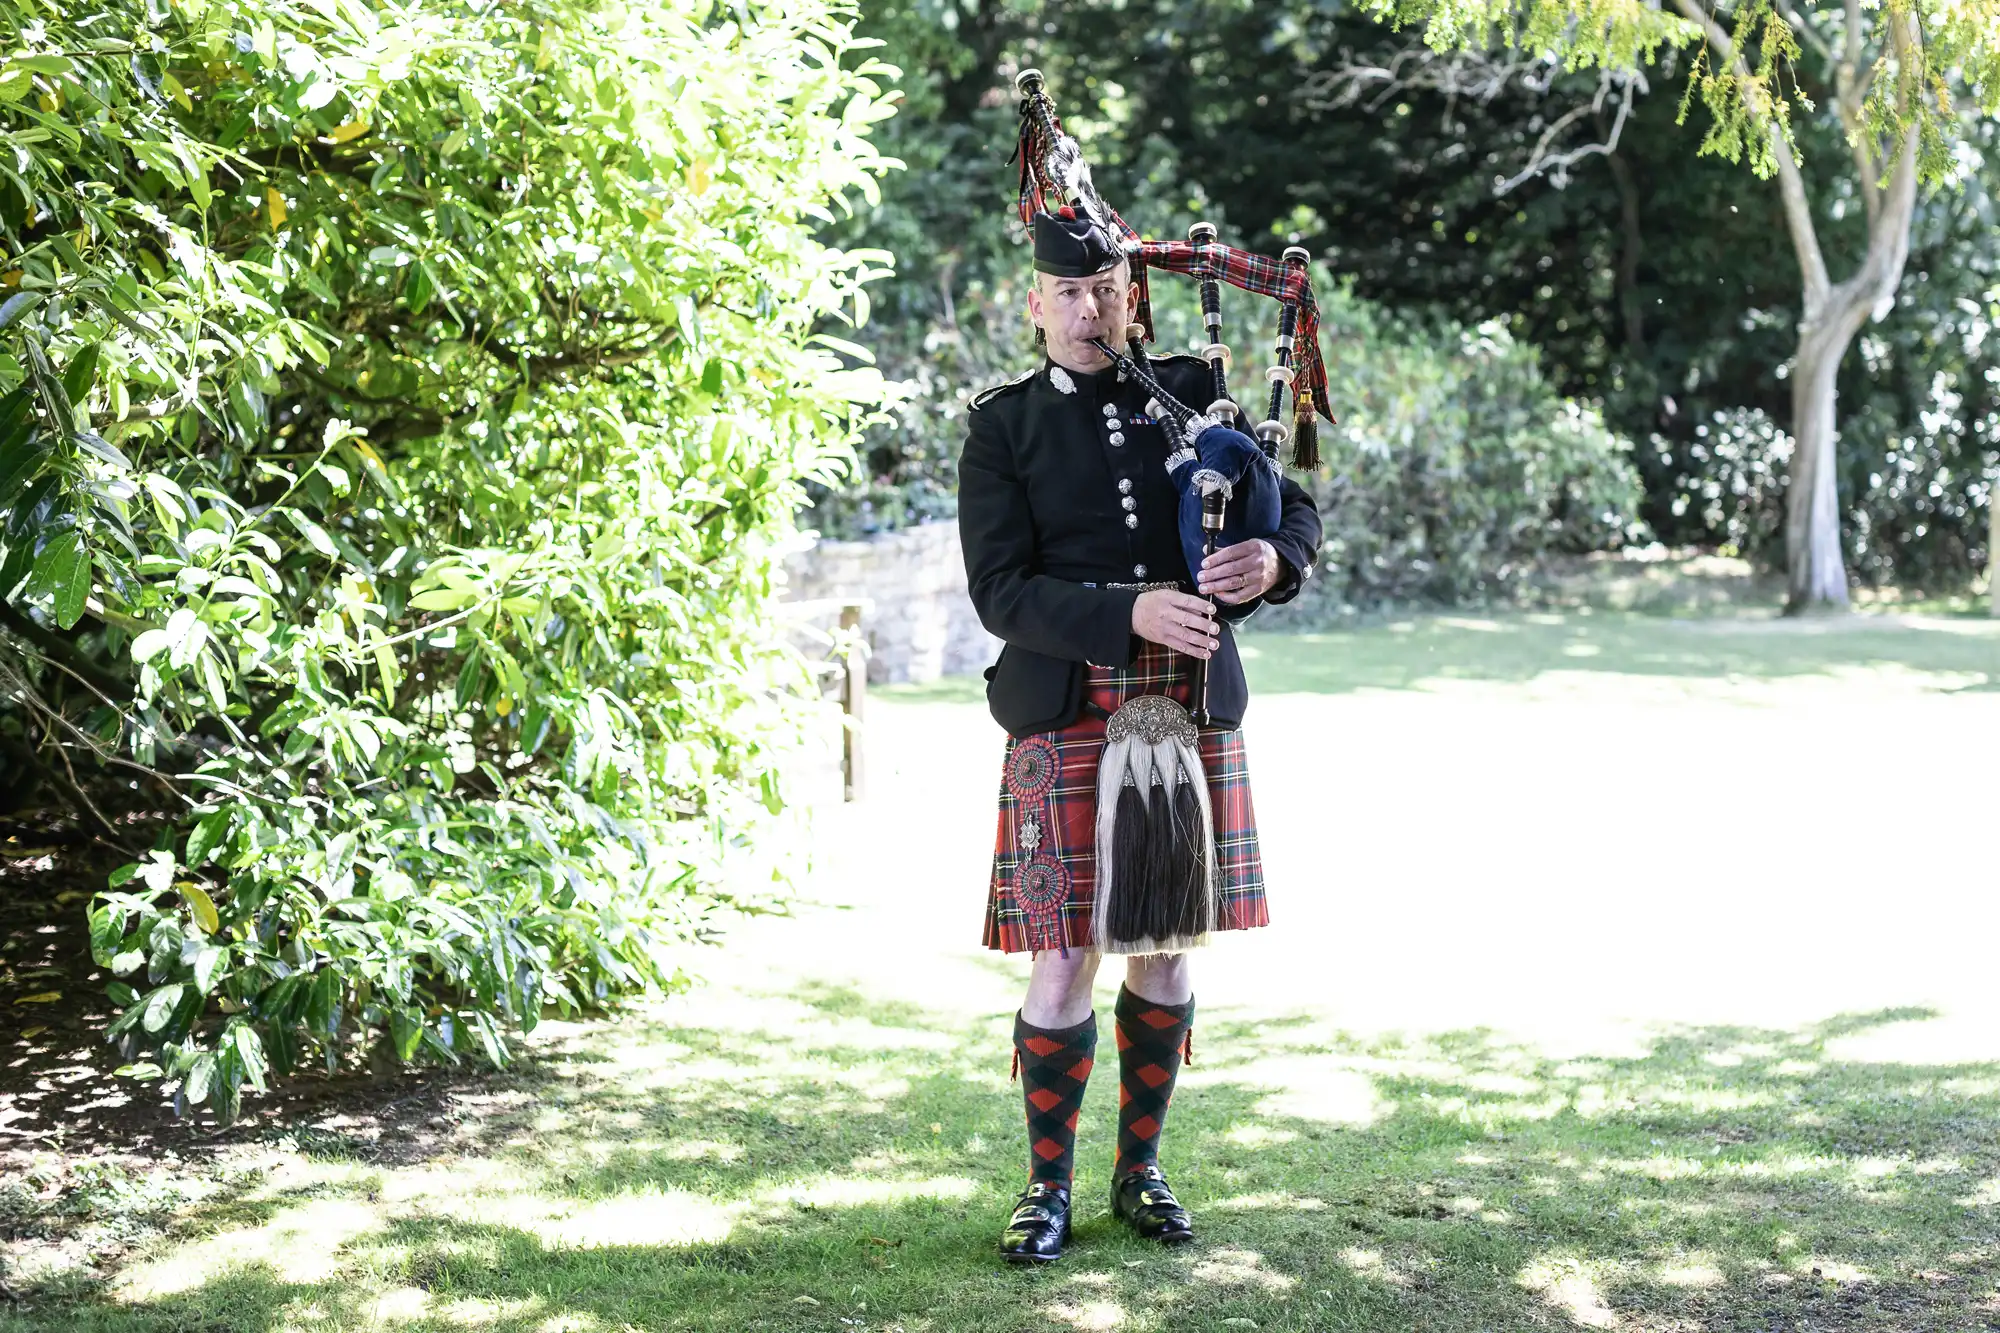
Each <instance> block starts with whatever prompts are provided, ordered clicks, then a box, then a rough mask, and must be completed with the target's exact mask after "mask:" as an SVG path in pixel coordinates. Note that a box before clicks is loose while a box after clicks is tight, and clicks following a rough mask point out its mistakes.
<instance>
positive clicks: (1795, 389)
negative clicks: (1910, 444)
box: [1785, 293, 1868, 614]
mask: <svg viewBox="0 0 2000 1333" xmlns="http://www.w3.org/2000/svg"><path fill="white" fill-rule="evenodd" d="M1867 317H1868V302H1867V299H1866V296H1865V295H1862V294H1858V293H1857V294H1855V295H1854V296H1850V298H1849V300H1848V302H1847V304H1846V306H1845V307H1844V308H1841V307H1835V308H1832V309H1823V310H1822V311H1821V312H1820V318H1819V319H1818V320H1817V321H1815V322H1814V323H1813V324H1809V325H1806V326H1803V327H1802V328H1801V329H1800V330H1799V350H1798V353H1797V355H1796V356H1795V358H1794V359H1793V362H1792V440H1793V444H1792V466H1791V482H1790V486H1789V488H1788V489H1787V491H1786V494H1785V570H1786V597H1785V610H1786V612H1787V613H1788V614H1797V613H1799V612H1801V611H1808V610H1829V611H1830V610H1839V609H1843V608H1845V607H1846V606H1847V604H1848V602H1847V568H1846V565H1845V563H1844V562H1843V560H1842V558H1841V549H1840V494H1839V488H1838V487H1837V485H1836V484H1835V483H1836V480H1837V475H1838V468H1837V466H1836V462H1835V454H1834V444H1835V441H1836V440H1837V439H1838V438H1839V430H1838V422H1839V420H1840V417H1839V394H1838V381H1839V377H1840V363H1841V360H1842V359H1843V358H1844V357H1845V356H1846V355H1847V348H1848V344H1850V343H1852V342H1853V341H1854V335H1855V333H1856V332H1857V331H1858V330H1859V329H1860V327H1861V324H1862V322H1863V321H1864V320H1865V319H1867Z"/></svg>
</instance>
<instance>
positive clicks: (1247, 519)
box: [1014, 69, 1333, 726]
mask: <svg viewBox="0 0 2000 1333" xmlns="http://www.w3.org/2000/svg"><path fill="white" fill-rule="evenodd" d="M1014 87H1015V91H1016V92H1018V93H1019V94H1020V98H1021V133H1020V142H1019V144H1018V145H1017V148H1016V154H1017V156H1018V158H1019V161H1020V168H1021V179H1020V212H1021V221H1022V223H1023V225H1026V226H1028V227H1029V228H1030V229H1031V230H1032V228H1033V225H1034V224H1033V219H1034V217H1035V215H1036V214H1037V213H1039V212H1044V211H1046V210H1047V208H1048V205H1049V198H1050V196H1051V195H1053V196H1054V197H1055V199H1057V200H1059V201H1060V204H1059V206H1060V207H1062V208H1065V209H1068V210H1069V211H1070V212H1071V213H1072V214H1074V215H1075V216H1077V217H1080V218H1083V219H1086V220H1088V221H1089V222H1091V223H1094V224H1095V225H1096V226H1098V227H1100V228H1102V229H1103V231H1104V233H1105V234H1106V235H1107V236H1109V237H1115V238H1119V249H1120V250H1121V251H1122V252H1123V253H1124V255H1125V258H1126V261H1127V264H1128V265H1129V267H1130V270H1131V275H1132V281H1133V282H1134V283H1136V284H1137V285H1138V288H1139V303H1138V310H1137V312H1136V313H1137V315H1138V318H1137V319H1136V320H1135V321H1134V322H1133V323H1131V324H1129V325H1127V326H1126V329H1125V347H1124V349H1123V350H1122V351H1121V350H1119V349H1118V348H1116V347H1113V346H1112V345H1111V344H1110V343H1109V342H1107V341H1105V340H1102V339H1100V340H1098V341H1097V345H1098V348H1099V349H1100V350H1101V351H1103V352H1104V353H1105V354H1106V355H1107V356H1109V357H1110V358H1111V359H1112V361H1113V362H1115V363H1116V364H1117V366H1118V367H1119V369H1120V371H1121V372H1122V373H1123V374H1124V375H1126V376H1127V377H1128V378H1132V379H1135V380H1137V381H1138V382H1139V383H1140V384H1141V385H1142V386H1143V387H1144V388H1145V389H1146V390H1147V392H1149V393H1150V394H1152V396H1153V401H1152V403H1151V404H1149V405H1148V411H1149V413H1150V414H1151V415H1152V416H1154V417H1155V418H1157V419H1159V420H1161V421H1163V422H1165V423H1167V426H1168V429H1169V430H1170V432H1171V433H1172V437H1173V440H1174V444H1175V448H1174V451H1173V452H1172V454H1170V455H1169V457H1168V459H1167V472H1168V475H1169V476H1170V477H1172V479H1173V482H1174V486H1175V489H1176V490H1177V491H1178V492H1179V494H1180V537H1181V548H1182V551H1183V553H1184V554H1185V555H1186V557H1187V563H1188V569H1189V570H1190V571H1191V572H1193V571H1198V570H1199V569H1200V568H1201V565H1202V562H1203V560H1205V559H1206V558H1207V557H1208V556H1209V555H1211V554H1213V553H1214V552H1215V550H1216V549H1217V548H1218V546H1233V545H1235V544H1237V543H1239V542H1244V541H1248V540H1250V539H1252V538H1254V537H1269V536H1271V535H1272V534H1274V533H1275V532H1277V530H1278V522H1279V518H1280V515H1281V513H1282V509H1283V501H1282V497H1281V495H1280V493H1279V489H1278V477H1279V473H1278V462H1277V459H1278V451H1279V449H1280V447H1282V446H1283V445H1284V444H1285V442H1286V441H1287V440H1288V439H1289V440H1290V441H1291V444H1292V465H1293V466H1294V467H1297V468H1302V469H1312V468H1316V467H1318V466H1319V428H1318V421H1317V418H1318V417H1319V416H1322V415H1323V416H1325V417H1326V419H1327V420H1328V421H1329V422H1331V421H1332V420H1333V413H1332V412H1331V411H1329V410H1328V408H1327V401H1326V366H1325V363H1324V362H1323V361H1322V360H1321V358H1320V351H1319V304H1318V302H1316V301H1315V300H1314V299H1313V291H1312V279H1311V276H1310V273H1309V270H1308V267H1307V265H1308V262H1309V260H1310V258H1311V256H1310V254H1309V253H1308V252H1307V251H1306V250H1305V249H1304V248H1303V247H1301V246H1296V245H1294V246H1290V247H1288V248H1287V249H1286V250H1285V252H1284V254H1283V255H1282V256H1281V257H1280V258H1279V259H1277V260H1275V261H1273V260H1271V259H1269V258H1266V257H1265V256H1263V255H1258V254H1253V253H1251V252H1250V251H1248V250H1239V249H1237V248H1235V247H1234V246H1228V245H1223V244H1221V243H1220V242H1219V241H1218V240H1217V239H1216V230H1215V227H1214V226H1213V225H1212V224H1210V223H1207V222H1197V223H1195V224H1194V225H1193V226H1192V227H1189V228H1188V239H1187V240H1186V241H1148V240H1144V239H1142V238H1141V237H1140V235H1139V233H1138V232H1137V231H1135V230H1134V229H1133V228H1132V227H1131V226H1130V225H1129V224H1128V223H1127V222H1126V221H1125V219H1124V218H1122V217H1120V216H1119V215H1118V212H1117V210H1116V209H1114V208H1112V207H1111V206H1110V205H1109V204H1107V203H1105V202H1104V198H1103V196H1102V195H1100V194H1099V193H1098V192H1097V186H1096V184H1095V182H1094V181H1093V180H1092V178H1091V174H1090V164H1089V163H1088V162H1086V161H1085V160H1084V157H1083V150H1082V149H1081V148H1080V147H1079V146H1078V144H1077V142H1076V140H1075V139H1073V138H1071V137H1070V136H1069V135H1067V134H1065V133H1063V130H1062V122H1061V121H1059V120H1058V119H1057V118H1056V114H1055V103H1054V102H1053V101H1052V100H1050V98H1049V95H1048V92H1047V90H1046V88H1045V87H1044V85H1043V81H1042V75H1041V72H1040V71H1039V70H1033V69H1026V70H1022V71H1021V72H1020V74H1019V75H1017V76H1016V77H1015V80H1014ZM1149 266H1150V267H1156V268H1162V269H1167V270H1170V271H1173V272H1178V273H1185V274H1187V275H1189V276H1191V277H1193V278H1195V279H1196V280H1197V282H1198V283H1199V284H1200V296H1201V319H1202V327H1203V328H1204V329H1205V330H1206V332H1207V335H1208V342H1207V344H1206V345H1205V346H1204V347H1203V348H1202V349H1201V355H1202V357H1203V359H1204V360H1206V361H1207V362H1208V366H1209V375H1210V378H1211V384H1210V393H1211V394H1212V399H1211V401H1210V402H1209V404H1208V406H1207V408H1206V409H1204V410H1199V411H1198V410H1196V409H1195V408H1193V407H1191V406H1189V405H1188V404H1186V403H1182V402H1180V401H1179V400H1178V399H1176V398H1175V397H1174V396H1173V395H1172V394H1170V393H1168V392H1167V390H1166V389H1165V388H1164V387H1162V386H1161V384H1160V382H1159V380H1158V379H1157V378H1156V377H1155V376H1154V375H1153V374H1152V371H1151V368H1150V367H1149V365H1148V362H1147V357H1146V343H1147V342H1149V341H1151V340H1152V339H1153V329H1152V301H1151V295H1150V287H1149V285H1148V283H1147V280H1146V271H1147V269H1148V267H1149ZM1224 282H1227V283H1229V284H1230V285H1231V286H1235V287H1240V288H1242V289H1243V290H1245V291H1250V292H1256V293H1259V294H1260V295H1265V296H1271V297H1274V298H1276V299H1277V301H1278V333H1277V338H1276V341H1275V344H1274V349H1273V355H1272V364H1271V366H1270V367H1269V368H1268V369H1267V370H1266V371H1265V372H1264V378H1265V380H1266V382H1267V383H1268V384H1269V386H1270V390H1269V400H1268V405H1267V407H1266V410H1265V413H1264V419H1263V420H1262V421H1260V422H1258V423H1257V425H1256V426H1255V427H1254V428H1253V429H1254V430H1255V432H1256V439H1255V440H1254V441H1253V440H1252V439H1251V438H1250V436H1248V435H1245V434H1244V433H1243V432H1241V431H1239V430H1237V429H1236V428H1235V425H1236V419H1237V415H1238V409H1237V406H1236V403H1235V401H1234V400H1233V399H1232V398H1231V397H1230V393H1229V370H1230V363H1231V355H1230V350H1229V346H1228V344H1227V343H1225V342H1224V341H1223V339H1222V297H1221V284H1222V283H1224ZM1287 389H1290V390H1291V391H1292V424H1291V426H1290V427H1289V428H1288V427H1287V426H1286V425H1285V423H1284V421H1283V420H1282V419H1281V418H1280V416H1279V413H1280V412H1281V411H1282V409H1283V408H1284V405H1285V401H1284V400H1285V391H1286V390H1287ZM1206 665H1207V664H1206V663H1198V664H1197V667H1198V672H1199V679H1198V680H1197V684H1196V695H1195V700H1196V704H1195V709H1194V717H1195V721H1196V722H1197V723H1199V724H1201V725H1204V726H1205V725H1207V724H1208V721H1209V717H1208V706H1207V705H1208V696H1207V686H1208V674H1207V670H1206Z"/></svg>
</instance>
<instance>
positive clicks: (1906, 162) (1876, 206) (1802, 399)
mask: <svg viewBox="0 0 2000 1333" xmlns="http://www.w3.org/2000/svg"><path fill="white" fill-rule="evenodd" d="M1675 5H1676V7H1677V8H1679V10H1680V11H1681V13H1682V14H1684V15H1686V16H1687V17H1688V18H1689V19H1691V20H1693V21H1694V22H1695V23H1697V24H1699V25H1700V26H1701V28H1702V30H1703V32H1704V33H1706V34H1707V36H1708V42H1709V45H1710V46H1712V47H1714V48H1715V51H1716V54H1717V55H1718V56H1720V57H1721V58H1722V60H1723V61H1724V62H1725V63H1726V64H1727V65H1728V66H1729V67H1730V70H1731V72H1732V73H1734V74H1736V75H1737V76H1738V77H1739V78H1745V79H1747V78H1748V77H1749V70H1748V69H1747V68H1746V67H1745V66H1744V63H1743V60H1742V58H1741V57H1740V56H1739V55H1738V54H1737V53H1736V50H1735V47H1734V45H1733V44H1732V43H1731V41H1730V39H1729V34H1728V33H1726V32H1724V31H1723V30H1722V27H1721V25H1720V24H1718V23H1717V22H1716V21H1715V19H1714V18H1713V17H1712V16H1711V15H1710V13H1709V12H1708V10H1706V9H1705V8H1703V6H1702V4H1701V3H1700V0H1675ZM1846 10H1847V22H1846V30H1845V34H1844V37H1845V40H1844V49H1843V50H1842V51H1841V52H1840V54H1839V58H1838V59H1839V66H1838V69H1837V71H1836V79H1837V86H1838V88H1839V98H1838V102H1839V106H1838V109H1839V112H1840V117H1841V121H1842V123H1843V124H1844V125H1845V126H1846V127H1847V130H1848V135H1849V141H1850V147H1851V148H1852V149H1853V153H1854V161H1855V167H1856V170H1857V172H1858V173H1859V181H1858V184H1859V186H1860V190H1861V195H1862V200H1863V202H1864V204H1865V206H1866V208H1867V211H1868V253H1867V255H1866V256H1865V257H1864V258H1863V259H1862V261H1861V265H1860V267H1858V268H1857V269H1856V270H1855V271H1854V272H1853V273H1852V274H1850V275H1849V276H1848V277H1847V278H1846V279H1844V280H1843V281H1841V282H1838V283H1836V282H1834V281H1833V280H1832V278H1831V276H1830V275H1829V274H1828V273H1827V268H1826V258H1825V255H1824V254H1823V253H1822V251H1821V250H1820V245H1819V233H1818V229H1817V228H1816V226H1815V225H1814V223H1813V216H1812V206H1811V202H1810V200H1808V198H1807V197H1806V187H1805V178H1804V176H1803V175H1801V174H1800V171H1799V164H1798V161H1797V159H1796V158H1794V157H1793V156H1792V150H1791V145H1790V144H1788V143H1786V142H1785V139H1784V136H1783V135H1782V134H1781V133H1780V132H1779V131H1778V128H1777V126H1776V124H1775V123H1773V122H1771V121H1769V120H1768V118H1765V124H1766V132H1767V133H1769V134H1770V136H1771V146H1772V149H1773V153H1774V156H1775V157H1776V158H1777V162H1778V191H1779V196H1780V198H1782V199H1783V201H1784V207H1785V226H1786V230H1787V231H1788V232H1789V233H1790V235H1791V239H1792V252H1793V254H1794V255H1795V256H1796V257H1797V259H1798V263H1799V279H1800V287H1801V296H1802V297H1803V300H1802V302H1801V306H1802V316H1801V318H1800V320H1799V342H1798V351H1797V353H1796V355H1795V356H1794V358H1793V362H1792V438H1793V441H1794V444H1793V452H1792V467H1791V477H1790V485H1789V487H1788V490H1787V494H1786V497H1785V565H1786V590H1787V596H1786V610H1787V611H1789V612H1792V613H1795V614H1796V613H1799V612H1803V611H1809V610H1815V609H1838V608H1842V607H1845V606H1846V605H1847V604H1848V597H1847V569H1846V565H1845V562H1844V560H1843V559H1842V550H1841V543H1840V496H1839V489H1838V487H1837V486H1836V484H1835V482H1836V468H1835V453H1834V445H1835V443H1836V441H1837V440H1838V438H1839V425H1840V417H1839V400H1838V394H1837V392H1836V389H1837V385H1838V379H1839V374H1840V363H1841V361H1842V359H1843V358H1845V357H1846V355H1847V349H1848V346H1849V345H1850V344H1851V343H1852V342H1853V341H1854V335H1855V334H1856V333H1858V332H1859V331H1860V329H1861V326H1862V325H1863V324H1864V323H1866V322H1868V320H1869V319H1871V318H1873V319H1881V318H1883V317H1884V316H1886V315H1887V314H1888V313H1889V311H1890V310H1891V309H1892V308H1893V307H1894V306H1895V301H1896V288H1897V286H1898V285H1899V284H1900V283H1901V282H1902V279H1903V266H1904V264H1905V262H1906V261H1907V260H1908V258H1909V253H1910V222H1911V219H1912V218H1913V217H1914V216H1915V214H1916V201H1917V131H1916V128H1915V127H1914V126H1912V127H1911V128H1910V129H1909V130H1907V131H1906V132H1905V133H1904V134H1903V136H1902V139H1901V141H1900V142H1898V143H1895V144H1894V145H1893V148H1892V151H1893V152H1894V153H1895V162H1894V165H1893V166H1892V167H1891V168H1890V170H1889V179H1888V182H1887V183H1886V184H1884V183H1882V182H1881V181H1880V179H1879V177H1878V174H1877V170H1878V169H1877V168H1876V165H1875V164H1876V163H1877V162H1878V161H1879V160H1880V159H1879V158H1878V157H1877V156H1876V154H1875V151H1874V147H1873V145H1872V144H1871V143H1870V142H1869V138H1868V135H1867V133H1866V131H1865V129H1864V127H1863V126H1862V123H1861V116H1860V112H1861V105H1862V102H1863V101H1864V100H1865V98H1866V96H1867V80H1866V79H1865V78H1864V77H1861V76H1860V75H1859V74H1858V72H1857V71H1858V69H1859V65H1860V59H1861V50H1862V42H1861V7H1860V0H1847V6H1846ZM1787 17H1788V18H1789V19H1790V20H1791V21H1792V23H1793V25H1794V27H1798V28H1803V23H1802V21H1801V20H1800V19H1798V18H1797V17H1796V15H1792V14H1789V13H1788V15H1787ZM1885 21H1886V22H1887V23H1888V24H1889V40H1890V45H1891V49H1892V51H1893V52H1894V54H1895V56H1896V57H1897V59H1898V61H1899V63H1900V64H1901V65H1902V67H1903V68H1908V57H1909V56H1910V55H1911V54H1912V53H1914V52H1915V50H1916V49H1917V44H1918V43H1919V42H1920V41H1921V40H1922V37H1921V35H1920V34H1919V32H1918V30H1917V26H1916V20H1915V18H1914V16H1912V15H1911V14H1909V13H1907V12H1904V13H1897V12H1895V11H1890V12H1889V16H1888V17H1887V18H1886V19H1885ZM1803 30H1804V31H1805V32H1806V34H1807V35H1808V36H1809V37H1811V38H1812V39H1813V40H1814V44H1815V45H1816V46H1818V47H1819V48H1820V49H1821V50H1822V51H1825V52H1827V53H1828V54H1832V53H1831V51H1830V50H1829V49H1828V48H1827V47H1826V46H1825V45H1824V43H1822V42H1820V41H1819V40H1818V38H1817V34H1814V33H1812V31H1811V29H1809V28H1806V29H1803ZM1899 100H1900V98H1899ZM1751 110H1752V112H1753V113H1755V112H1756V111H1757V110H1758V108H1756V107H1754V106H1753V107H1752V108H1751Z"/></svg>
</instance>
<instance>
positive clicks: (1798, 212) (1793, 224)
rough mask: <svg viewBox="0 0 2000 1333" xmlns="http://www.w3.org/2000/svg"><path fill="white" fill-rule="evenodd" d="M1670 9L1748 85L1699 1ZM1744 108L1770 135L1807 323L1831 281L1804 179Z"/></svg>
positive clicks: (1780, 143)
mask: <svg viewBox="0 0 2000 1333" xmlns="http://www.w3.org/2000/svg"><path fill="white" fill-rule="evenodd" d="M1674 7H1675V8H1677V9H1679V10H1680V11H1681V13H1683V14H1685V15H1686V16H1687V17H1688V18H1689V19H1690V20H1692V21H1693V22H1694V23H1695V25H1696V26H1697V27H1699V28H1700V29H1701V30H1702V32H1703V33H1704V34H1705V35H1706V36H1707V37H1708V44H1709V45H1710V46H1712V47H1714V48H1715V52H1716V54H1717V55H1718V56H1719V57H1721V59H1722V61H1723V62H1724V63H1725V64H1727V65H1728V66H1729V69H1730V72H1731V73H1732V74H1734V75H1735V76H1736V77H1737V79H1739V80H1740V81H1741V82H1742V83H1743V84H1746V85H1747V84H1749V83H1750V81H1751V76H1750V67H1749V66H1748V65H1746V64H1744V62H1743V57H1742V56H1741V55H1739V54H1738V53H1737V50H1736V44H1735V43H1734V42H1732V41H1730V40H1729V34H1728V33H1726V32H1724V31H1723V30H1722V25H1721V24H1719V23H1717V22H1716V21H1715V19H1714V17H1713V16H1712V15H1710V14H1709V12H1708V11H1707V10H1706V9H1704V8H1702V6H1701V3H1700V0H1674ZM1744 109H1745V110H1746V111H1747V112H1748V113H1749V115H1750V117H1751V119H1752V121H1754V122H1755V123H1756V124H1757V125H1758V126H1759V127H1760V128H1762V129H1763V131H1764V133H1765V134H1767V135H1769V136H1770V139H1771V148H1772V152H1773V156H1775V157H1776V158H1777V160H1778V192H1779V195H1780V197H1782V198H1783V200H1784V204H1785V227H1786V229H1787V230H1788V231H1789V232H1790V233H1791V237H1792V251H1793V253H1794V254H1796V255H1797V256H1798V261H1799V276H1800V278H1801V279H1802V280H1803V282H1804V286H1805V311H1804V314H1805V321H1806V322H1808V323H1810V322H1812V321H1813V320H1815V319H1817V318H1818V316H1819V312H1820V308H1821V307H1822V306H1823V305H1824V304H1825V302H1826V298H1827V293H1828V291H1829V290H1830V288H1831V287H1832V282H1831V280H1830V279H1829V278H1828V277H1827V272H1826V255H1825V253H1824V252H1822V251H1821V250H1820V248H1819V232H1818V230H1817V229H1816V228H1815V227H1814V226H1813V218H1812V202H1811V201H1810V200H1809V199H1807V197H1806V183H1805V177H1804V176H1803V175H1801V174H1800V172H1799V163H1798V159H1797V158H1795V157H1793V156H1792V146H1791V144H1789V143H1787V142H1786V141H1785V136H1784V134H1783V133H1782V132H1781V131H1780V130H1779V128H1778V125H1777V122H1776V121H1774V120H1772V119H1771V117H1770V116H1769V115H1768V114H1767V113H1766V112H1765V111H1764V110H1763V109H1762V108H1761V107H1757V106H1752V105H1750V104H1748V103H1745V106H1744Z"/></svg>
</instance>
